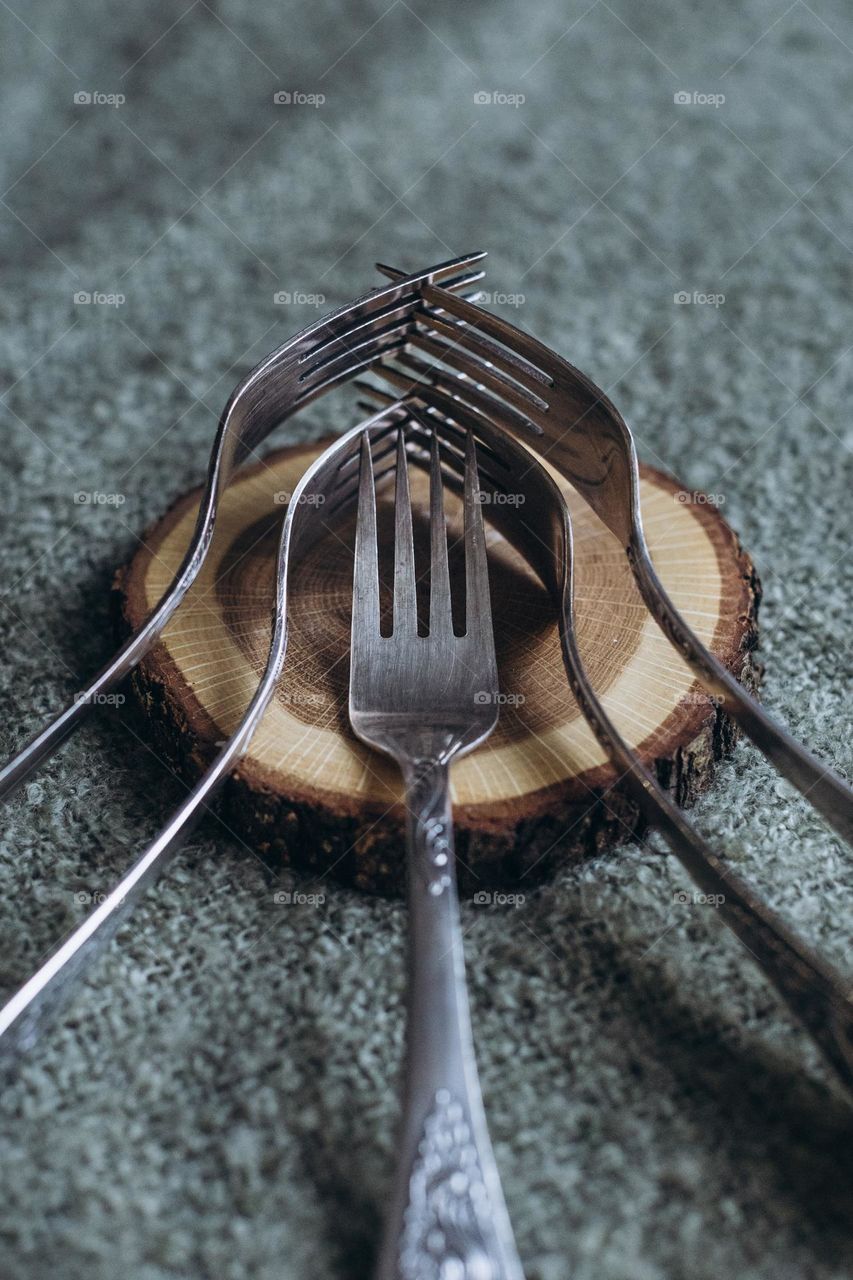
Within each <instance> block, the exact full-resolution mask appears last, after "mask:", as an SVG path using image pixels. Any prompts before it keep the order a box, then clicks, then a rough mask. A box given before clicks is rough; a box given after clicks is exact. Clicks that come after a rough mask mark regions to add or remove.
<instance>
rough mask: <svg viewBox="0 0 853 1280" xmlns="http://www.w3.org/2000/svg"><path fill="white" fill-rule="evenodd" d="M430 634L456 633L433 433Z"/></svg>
mask: <svg viewBox="0 0 853 1280" xmlns="http://www.w3.org/2000/svg"><path fill="white" fill-rule="evenodd" d="M429 538H430V565H429V634H430V635H431V636H432V635H440V634H441V633H442V632H443V633H444V634H445V635H448V634H450V633H451V632H452V631H453V614H452V610H451V603H450V569H449V567H448V563H447V525H446V523H445V519H444V486H443V483H442V479H441V457H440V455H439V451H438V436H437V434H436V433H435V432H434V431H433V433H432V440H431V441H430V457H429Z"/></svg>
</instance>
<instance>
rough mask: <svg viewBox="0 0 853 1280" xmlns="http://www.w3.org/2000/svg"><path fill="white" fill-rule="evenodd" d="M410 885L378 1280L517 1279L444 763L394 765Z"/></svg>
mask: <svg viewBox="0 0 853 1280" xmlns="http://www.w3.org/2000/svg"><path fill="white" fill-rule="evenodd" d="M403 773H404V778H405V783H406V805H407V812H408V817H407V843H408V881H409V930H410V937H409V985H408V992H409V995H408V1029H407V1048H406V1067H405V1086H404V1100H403V1121H402V1131H401V1134H400V1142H399V1146H398V1156H397V1168H396V1174H395V1179H394V1187H393V1193H392V1200H391V1208H390V1211H389V1214H388V1218H387V1220H386V1224H385V1235H384V1238H383V1243H382V1247H381V1251H380V1255H379V1265H378V1268H377V1272H376V1280H423V1278H424V1277H427V1276H431V1275H436V1276H437V1275H439V1274H441V1275H444V1274H445V1272H446V1274H447V1275H448V1276H449V1275H450V1274H451V1272H452V1274H453V1275H454V1276H455V1275H457V1274H458V1275H459V1276H460V1277H461V1276H463V1275H464V1276H469V1275H470V1276H477V1277H478V1278H479V1277H482V1278H483V1280H523V1273H522V1270H521V1263H520V1262H519V1260H518V1254H517V1252H516V1248H515V1242H514V1239H513V1234H512V1227H511V1225H510V1221H509V1215H508V1213H507V1210H506V1205H505V1203H504V1198H503V1191H502V1190H501V1184H500V1178H499V1176H498V1170H497V1165H496V1164H495V1158H494V1155H493V1153H492V1147H491V1143H490V1141H489V1135H488V1130H487V1128H486V1116H485V1111H484V1109H483V1099H482V1095H481V1093H480V1083H479V1079H478V1077H477V1066H476V1061H475V1058H474V1045H473V1038H472V1034H471V1019H470V1014H469V1010H468V995H467V991H466V986H465V960H464V954H463V948H462V930H461V927H460V923H459V900H458V895H457V890H456V873H455V867H454V861H455V855H454V849H453V823H452V818H451V812H450V801H449V793H448V766H447V763H446V762H445V761H440V762H439V761H436V760H431V759H430V760H416V761H413V762H409V763H407V764H406V765H404V766H403Z"/></svg>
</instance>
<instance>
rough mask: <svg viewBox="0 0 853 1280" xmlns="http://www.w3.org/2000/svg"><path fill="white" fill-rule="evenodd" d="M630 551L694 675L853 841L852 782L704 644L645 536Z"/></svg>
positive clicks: (643, 589)
mask: <svg viewBox="0 0 853 1280" xmlns="http://www.w3.org/2000/svg"><path fill="white" fill-rule="evenodd" d="M626 554H627V556H628V561H629V563H630V565H631V569H632V571H633V574H634V578H635V580H636V583H637V586H638V587H639V590H640V594H641V596H642V597H643V600H644V602H645V604H646V607H647V608H648V610H649V612H650V613H651V615H652V617H653V618H654V619H655V621H656V622H657V624H658V626H659V627H660V628H661V630H662V631H663V633H664V635H665V636H666V637H667V639H668V640H669V641H670V642H671V643H672V644H673V645H674V646H675V648H676V649H677V650H678V652H679V653H680V654H681V656H682V658H684V660H685V662H686V663H687V665H688V666H689V667H690V669H691V670H692V671H693V674H694V675H695V676H696V677H697V678H698V679H699V680H700V681H701V683H702V684H703V686H704V687H705V689H706V690H707V691H708V692H709V693H710V694H712V695H713V696H714V697H715V698H716V699H717V700H718V702H719V703H720V705H721V706H722V707H723V709H724V710H725V711H726V713H727V714H728V715H730V716H731V717H732V719H733V720H736V721H737V723H738V724H739V725H740V727H741V728H742V729H743V730H744V732H745V733H747V734H748V735H749V737H750V738H751V739H752V741H753V742H754V743H755V745H756V746H757V747H758V749H759V751H762V752H763V753H764V755H765V756H766V757H767V759H768V760H770V761H771V763H772V764H774V765H775V766H776V768H777V769H778V770H779V772H780V773H781V774H782V776H783V777H784V778H786V779H787V781H788V782H790V783H791V784H792V786H794V787H796V788H797V790H798V791H799V792H800V793H801V794H802V795H803V796H805V798H806V799H807V800H808V802H809V804H811V805H812V806H813V807H814V808H815V809H817V811H818V813H820V814H821V815H822V816H823V817H824V818H825V820H826V821H827V822H828V823H829V824H830V826H831V827H833V828H834V830H835V831H837V832H838V834H839V835H840V836H841V838H842V840H846V841H847V843H848V844H853V791H852V790H851V788H850V786H849V785H848V784H847V783H846V782H845V780H844V779H843V778H842V777H840V776H839V774H837V773H836V772H835V770H834V769H832V768H831V766H829V765H827V764H824V762H823V761H822V760H818V759H817V757H816V756H813V755H812V753H811V752H810V751H809V750H808V749H807V748H806V747H804V746H803V744H802V743H801V742H797V740H796V738H793V737H791V735H790V734H789V733H788V731H787V730H786V729H783V728H782V726H781V725H779V724H777V723H776V722H775V720H773V718H772V717H771V716H769V715H768V714H767V712H766V711H765V710H764V708H763V707H762V706H761V704H760V703H759V702H758V701H757V700H756V699H755V698H753V697H752V696H751V695H750V694H749V693H747V691H746V689H744V688H743V686H742V685H740V684H738V682H737V680H735V678H734V676H733V675H732V674H731V672H729V671H727V670H726V668H725V667H724V666H723V664H722V663H721V662H720V661H719V659H717V658H715V657H714V655H713V654H712V653H711V652H709V650H708V649H706V648H705V646H704V645H703V644H702V642H701V641H700V640H699V638H698V636H697V635H696V634H695V632H693V631H692V630H691V628H690V627H689V626H688V625H687V623H686V622H685V620H684V618H683V617H682V616H681V614H680V613H679V612H678V610H677V609H676V607H675V605H674V604H673V603H672V601H671V600H670V598H669V596H668V595H667V593H666V590H665V589H664V586H663V583H662V582H661V580H660V578H659V577H658V575H657V573H656V572H655V568H654V565H653V564H652V561H651V557H650V556H649V554H648V551H647V549H646V547H645V544H644V541H643V540H642V539H636V538H635V539H633V540H632V541H631V542H630V543H629V545H628V547H627V548H626Z"/></svg>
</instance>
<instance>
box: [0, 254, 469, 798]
mask: <svg viewBox="0 0 853 1280" xmlns="http://www.w3.org/2000/svg"><path fill="white" fill-rule="evenodd" d="M483 257H485V254H483V253H482V252H478V253H473V254H468V255H466V256H464V257H459V258H454V259H451V260H450V261H449V262H444V263H439V264H438V265H437V266H435V267H431V268H429V269H428V270H427V271H421V272H418V273H416V274H414V275H410V276H404V275H402V274H401V275H398V277H397V278H396V279H395V281H394V282H393V283H392V284H391V285H390V286H385V287H383V288H381V289H374V290H373V291H372V292H371V293H368V294H365V295H363V296H362V297H360V298H357V299H355V300H354V301H353V302H350V303H348V304H347V305H346V306H344V307H341V308H339V309H338V310H337V311H335V312H332V313H331V314H330V315H327V316H324V317H323V318H322V319H320V320H317V321H315V323H314V324H312V325H309V327H308V328H307V329H303V330H302V332H300V333H297V334H296V335H294V336H293V337H292V338H289V339H288V340H287V342H285V343H284V344H283V345H282V346H280V347H279V348H278V349H277V350H276V351H273V352H272V353H271V354H270V355H268V356H267V357H266V359H264V360H262V361H261V363H260V364H259V365H257V367H256V368H254V369H253V370H252V371H251V372H250V373H249V374H248V375H247V376H246V377H245V378H243V379H242V380H241V381H240V382H239V383H238V385H237V386H236V387H235V389H234V391H233V392H232V393H231V396H230V397H229V399H228V403H227V405H226V406H225V410H224V412H223V414H222V417H221V419H220V422H219V427H218V430H217V433H216V439H215V440H214V444H213V448H212V450H211V454H210V459H209V462H208V471H207V482H206V486H205V491H204V494H203V495H202V498H201V503H200V506H199V514H198V520H197V522H196V527H195V529H194V531H193V536H192V539H191V542H190V545H189V547H188V548H187V551H186V553H185V555H184V558H183V560H182V562H181V564H180V566H179V568H178V570H177V572H176V574H175V577H174V579H173V580H172V582H171V583H170V585H169V587H168V589H167V590H166V592H165V593H164V594H163V596H162V598H161V599H160V600H159V601H158V603H157V604H156V606H155V607H154V609H153V610H152V611H151V614H150V615H149V617H148V618H147V619H146V620H145V622H144V623H143V625H142V626H141V627H140V628H139V630H138V631H136V632H135V633H134V634H133V635H132V636H130V637H129V638H128V639H127V640H126V642H125V643H124V644H123V645H122V646H121V648H120V649H119V650H118V651H117V653H116V654H115V655H114V656H113V657H112V658H111V659H110V661H109V662H108V663H107V665H106V666H105V667H104V668H103V669H102V670H101V671H99V672H98V673H97V675H95V676H94V677H93V678H92V679H91V680H90V681H89V683H88V684H87V685H86V687H85V689H83V690H82V691H80V692H79V693H78V694H77V695H76V696H75V698H74V701H73V702H71V703H70V704H69V706H67V707H66V708H65V709H64V710H63V711H61V712H60V713H59V715H57V716H56V717H55V718H54V719H53V720H52V721H51V722H50V723H49V724H48V725H46V726H45V727H44V729H42V730H41V731H40V732H39V733H38V734H36V736H35V737H34V738H33V739H32V740H31V741H30V742H28V743H27V744H26V745H25V746H24V747H23V748H22V749H20V750H19V751H18V752H17V754H16V755H15V756H14V757H13V758H12V759H10V760H9V761H8V762H7V763H6V764H5V765H4V766H2V768H0V800H2V799H4V798H5V797H6V796H7V795H10V794H11V792H12V791H14V790H15V789H16V788H17V787H18V786H20V785H21V783H23V782H24V781H25V780H26V779H27V778H28V777H29V776H30V774H31V773H32V772H33V771H34V769H35V768H36V767H37V766H38V765H39V764H40V763H41V761H43V760H45V759H47V758H48V757H49V756H51V755H52V754H53V753H54V752H55V751H56V750H57V748H58V747H59V746H60V744H61V743H62V742H63V741H64V740H65V738H67V737H68V735H69V734H70V733H72V732H73V731H74V730H75V729H76V728H77V727H78V726H79V725H80V723H81V722H82V721H83V719H84V717H85V716H86V715H87V714H88V713H89V711H90V710H91V709H92V707H93V706H95V705H97V704H98V703H101V702H103V701H104V695H105V694H107V693H109V691H110V690H112V689H114V688H115V687H116V685H118V684H119V683H120V682H121V681H122V680H123V679H124V678H125V677H126V676H127V675H128V674H129V673H130V672H131V671H132V670H133V669H134V668H135V667H136V666H137V665H138V664H139V662H140V661H141V660H142V658H143V657H144V656H145V654H146V653H147V652H148V651H149V649H150V648H151V647H152V645H153V644H154V643H155V642H156V640H157V638H158V637H159V635H160V633H161V632H162V630H163V628H164V627H165V625H166V623H167V622H168V621H169V618H170V617H171V616H172V614H173V613H174V612H175V610H176V609H177V608H178V606H179V605H180V603H181V601H182V600H183V598H184V596H185V595H186V593H187V591H188V590H189V588H190V587H191V586H192V584H193V582H194V581H195V579H196V577H197V576H198V573H199V571H200V569H201V566H202V564H203V563H204V559H205V557H206V555H207V552H208V549H209V547H210V543H211V541H212V538H213V530H214V525H215V522H216V513H217V510H218V507H219V503H220V501H221V499H222V495H223V493H224V492H225V490H226V488H227V487H228V485H229V483H230V481H231V479H232V477H233V475H234V473H235V472H236V470H237V469H238V468H239V467H240V466H241V465H242V463H244V462H245V461H246V459H247V458H248V457H249V456H250V455H252V454H254V452H255V450H256V448H257V446H258V445H259V444H260V443H261V442H262V441H263V440H265V439H266V437H267V436H268V435H269V434H270V432H271V431H272V430H273V428H274V427H276V426H278V425H279V424H280V423H281V422H283V421H284V420H285V419H286V418H289V417H290V416H291V415H292V414H294V413H296V412H297V411H298V410H299V409H300V408H302V407H303V406H304V405H306V404H309V403H310V402H311V401H312V400H315V399H317V397H318V396H321V395H324V394H325V393H326V392H327V391H329V390H331V389H332V388H333V387H335V386H337V385H339V384H340V383H341V382H345V381H347V380H349V379H351V378H353V377H354V376H355V374H356V373H358V372H359V370H362V369H366V368H368V367H369V366H370V365H371V363H373V362H374V361H375V360H376V359H378V357H379V356H380V355H383V354H387V353H388V352H389V351H391V350H394V349H395V348H396V347H400V346H402V344H403V343H404V341H405V338H406V336H407V334H408V333H409V332H410V330H411V328H412V325H413V312H414V310H415V308H416V307H417V306H419V304H420V293H419V288H420V286H421V285H422V284H423V283H424V282H425V281H427V280H430V279H434V280H441V281H443V282H444V283H449V284H450V285H451V287H453V288H464V287H465V286H466V285H467V284H468V283H470V282H471V281H474V280H477V279H480V278H481V276H482V274H483V272H482V271H479V270H475V271H471V270H470V268H471V267H473V266H474V265H475V264H476V263H477V262H478V261H480V260H481V259H482V258H483ZM460 273H461V274H460Z"/></svg>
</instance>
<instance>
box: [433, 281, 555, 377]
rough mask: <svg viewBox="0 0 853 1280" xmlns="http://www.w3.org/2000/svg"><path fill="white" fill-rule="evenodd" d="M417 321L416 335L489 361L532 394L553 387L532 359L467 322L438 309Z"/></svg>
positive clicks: (545, 374)
mask: <svg viewBox="0 0 853 1280" xmlns="http://www.w3.org/2000/svg"><path fill="white" fill-rule="evenodd" d="M467 301H469V302H471V301H473V299H471V298H469V299H467ZM415 322H416V325H417V326H418V327H417V328H416V330H415V332H416V333H421V332H427V333H429V335H430V336H431V337H435V336H436V335H438V336H440V337H443V338H445V339H446V340H447V341H448V342H450V343H452V345H453V346H455V347H465V349H466V350H468V351H470V352H471V353H472V354H473V355H475V356H478V357H479V358H480V359H481V360H488V361H489V363H490V364H492V365H494V366H495V368H496V369H500V370H502V371H503V372H504V373H506V374H507V375H508V376H509V377H511V378H514V379H515V381H516V382H520V383H521V384H522V386H527V387H528V390H531V391H533V390H535V388H536V387H539V388H544V387H551V386H553V385H554V379H553V378H552V377H551V375H550V374H548V373H543V372H542V371H541V370H540V369H537V367H536V365H534V364H531V363H530V361H529V360H523V359H522V358H521V356H518V355H516V354H515V352H514V351H511V350H510V349H509V348H508V347H501V346H499V345H498V343H497V342H493V341H492V339H491V338H487V337H485V336H484V335H483V334H482V333H481V332H480V330H479V329H477V328H475V327H474V326H473V325H470V324H467V323H466V322H465V321H462V320H454V319H452V318H448V317H447V316H443V315H441V313H440V312H438V311H437V310H436V309H434V308H431V307H427V308H425V309H424V311H423V312H416V313H415ZM529 382H532V383H534V384H535V386H533V387H531V386H529V385H528V384H529Z"/></svg>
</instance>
